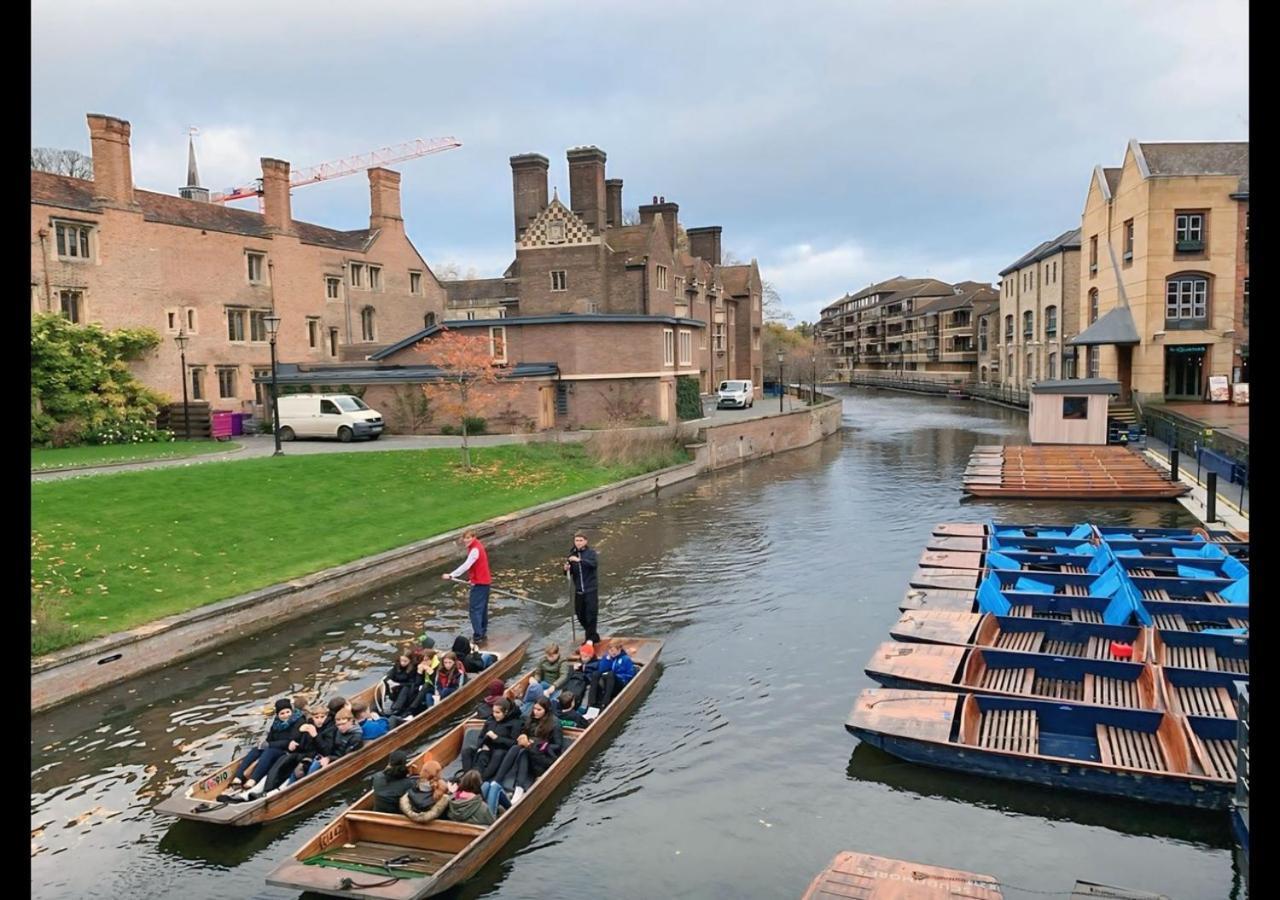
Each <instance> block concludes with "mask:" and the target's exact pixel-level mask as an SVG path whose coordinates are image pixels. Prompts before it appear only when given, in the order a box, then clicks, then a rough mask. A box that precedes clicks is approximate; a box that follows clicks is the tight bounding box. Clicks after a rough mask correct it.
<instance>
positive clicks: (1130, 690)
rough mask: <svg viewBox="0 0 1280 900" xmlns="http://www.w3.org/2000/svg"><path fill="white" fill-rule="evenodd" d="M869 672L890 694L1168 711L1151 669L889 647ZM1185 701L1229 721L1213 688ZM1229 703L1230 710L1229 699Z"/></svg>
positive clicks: (1190, 680) (942, 647) (1193, 683)
mask: <svg viewBox="0 0 1280 900" xmlns="http://www.w3.org/2000/svg"><path fill="white" fill-rule="evenodd" d="M864 671H865V672H866V673H867V675H868V676H869V677H871V678H872V679H873V680H875V681H876V682H878V683H879V684H882V685H884V686H885V687H889V688H919V689H922V690H942V691H956V690H962V691H976V692H978V693H982V694H998V695H1002V696H1010V697H1043V698H1046V699H1051V700H1058V701H1061V702H1065V703H1089V704H1094V705H1098V706H1114V707H1121V708H1128V709H1162V708H1163V697H1162V694H1161V688H1160V686H1159V685H1158V684H1157V681H1156V675H1155V667H1154V666H1151V665H1150V664H1147V663H1133V662H1113V661H1111V660H1097V659H1083V658H1080V657H1064V656H1051V655H1048V654H1043V653H1018V652H1016V651H1008V650H996V649H993V648H990V647H956V646H951V645H947V644H901V643H896V642H892V641H890V642H888V643H884V644H881V645H880V646H879V647H878V648H877V649H876V651H875V652H874V653H872V654H871V659H870V660H869V661H868V662H867V666H866V669H865V670H864ZM1223 677H1230V676H1223V675H1221V674H1219V673H1208V672H1197V673H1191V674H1189V675H1186V676H1182V675H1179V677H1178V678H1177V679H1176V681H1177V684H1179V685H1184V686H1186V687H1188V688H1195V687H1202V685H1201V682H1202V680H1203V679H1214V678H1223ZM1179 697H1180V698H1181V699H1183V700H1184V701H1185V702H1187V703H1193V704H1194V705H1196V707H1197V708H1196V709H1194V710H1190V711H1192V712H1197V713H1201V714H1205V715H1211V714H1212V715H1225V713H1222V712H1220V711H1219V709H1220V706H1221V701H1222V700H1223V699H1224V697H1223V695H1221V694H1217V693H1216V692H1215V691H1214V690H1213V689H1212V686H1210V688H1209V689H1207V690H1199V691H1196V690H1192V692H1191V693H1190V694H1188V695H1187V696H1186V697H1182V695H1181V694H1180V695H1179ZM1225 699H1226V700H1227V702H1228V703H1229V702H1230V696H1226V697H1225ZM1209 710H1214V711H1213V712H1210V711H1209Z"/></svg>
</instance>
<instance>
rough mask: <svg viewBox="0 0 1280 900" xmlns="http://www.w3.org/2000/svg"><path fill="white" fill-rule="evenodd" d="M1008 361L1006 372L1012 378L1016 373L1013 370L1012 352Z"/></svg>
mask: <svg viewBox="0 0 1280 900" xmlns="http://www.w3.org/2000/svg"><path fill="white" fill-rule="evenodd" d="M1007 363H1008V365H1007V366H1006V367H1005V373H1006V374H1007V375H1008V376H1009V378H1010V379H1012V378H1013V376H1014V374H1015V373H1014V370H1013V354H1012V353H1010V354H1009V358H1008V360H1007Z"/></svg>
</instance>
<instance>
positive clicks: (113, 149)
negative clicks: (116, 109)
mask: <svg viewBox="0 0 1280 900" xmlns="http://www.w3.org/2000/svg"><path fill="white" fill-rule="evenodd" d="M87 118H88V120H89V144H90V146H91V147H92V152H93V198H94V200H96V201H99V202H102V203H105V204H107V205H109V206H132V205H133V161H132V159H131V158H130V152H129V123H128V122H126V121H125V120H124V119H116V118H113V117H111V116H103V115H98V114H97V113H90V114H89V116H88V117H87Z"/></svg>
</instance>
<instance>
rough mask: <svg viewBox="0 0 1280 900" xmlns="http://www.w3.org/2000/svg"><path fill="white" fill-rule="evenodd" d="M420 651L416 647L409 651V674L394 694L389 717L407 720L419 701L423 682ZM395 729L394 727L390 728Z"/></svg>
mask: <svg viewBox="0 0 1280 900" xmlns="http://www.w3.org/2000/svg"><path fill="white" fill-rule="evenodd" d="M422 661H423V655H422V650H421V649H420V648H418V647H412V648H410V650H409V674H408V677H407V679H406V681H405V683H404V685H403V686H402V687H401V688H400V690H399V691H398V692H397V694H396V702H395V703H394V704H392V706H391V715H392V716H395V717H396V718H400V719H403V718H407V717H408V716H409V710H410V709H412V708H413V707H414V706H415V705H416V704H417V703H418V701H419V698H420V697H421V695H422V689H423V685H424V684H425V683H426V682H425V676H424V674H423V672H424V669H423V665H422ZM392 727H393V728H394V727H395V726H394V725H393V726H392Z"/></svg>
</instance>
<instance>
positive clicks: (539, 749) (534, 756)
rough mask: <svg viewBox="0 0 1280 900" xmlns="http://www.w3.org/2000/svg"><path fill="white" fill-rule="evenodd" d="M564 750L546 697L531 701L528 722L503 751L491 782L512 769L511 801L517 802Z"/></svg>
mask: <svg viewBox="0 0 1280 900" xmlns="http://www.w3.org/2000/svg"><path fill="white" fill-rule="evenodd" d="M563 748H564V733H563V732H562V731H561V729H560V717H559V716H558V715H557V714H556V709H555V707H554V705H553V704H552V703H551V701H550V700H548V699H547V698H546V697H539V698H538V699H537V700H535V701H533V708H532V709H531V710H529V719H528V721H526V722H525V723H524V728H523V729H522V730H521V732H520V734H519V736H518V737H517V738H516V745H515V746H514V747H512V748H511V749H510V750H508V751H507V755H506V756H505V757H504V758H503V760H502V765H501V766H499V767H498V771H497V772H496V773H495V775H494V778H493V780H494V781H496V782H498V783H499V784H501V783H502V782H504V781H506V777H507V775H508V773H510V772H511V770H512V768H513V767H514V769H515V779H516V792H515V794H514V795H513V796H512V798H511V802H512V803H515V802H517V801H518V800H519V799H520V798H521V797H522V796H523V795H524V792H525V791H527V790H528V789H529V788H530V786H531V785H532V784H533V782H534V779H536V778H537V777H538V776H540V775H541V774H542V773H543V772H545V771H547V769H549V768H551V764H552V763H553V762H555V761H556V757H558V756H559V755H560V751H561V750H562V749H563Z"/></svg>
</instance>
